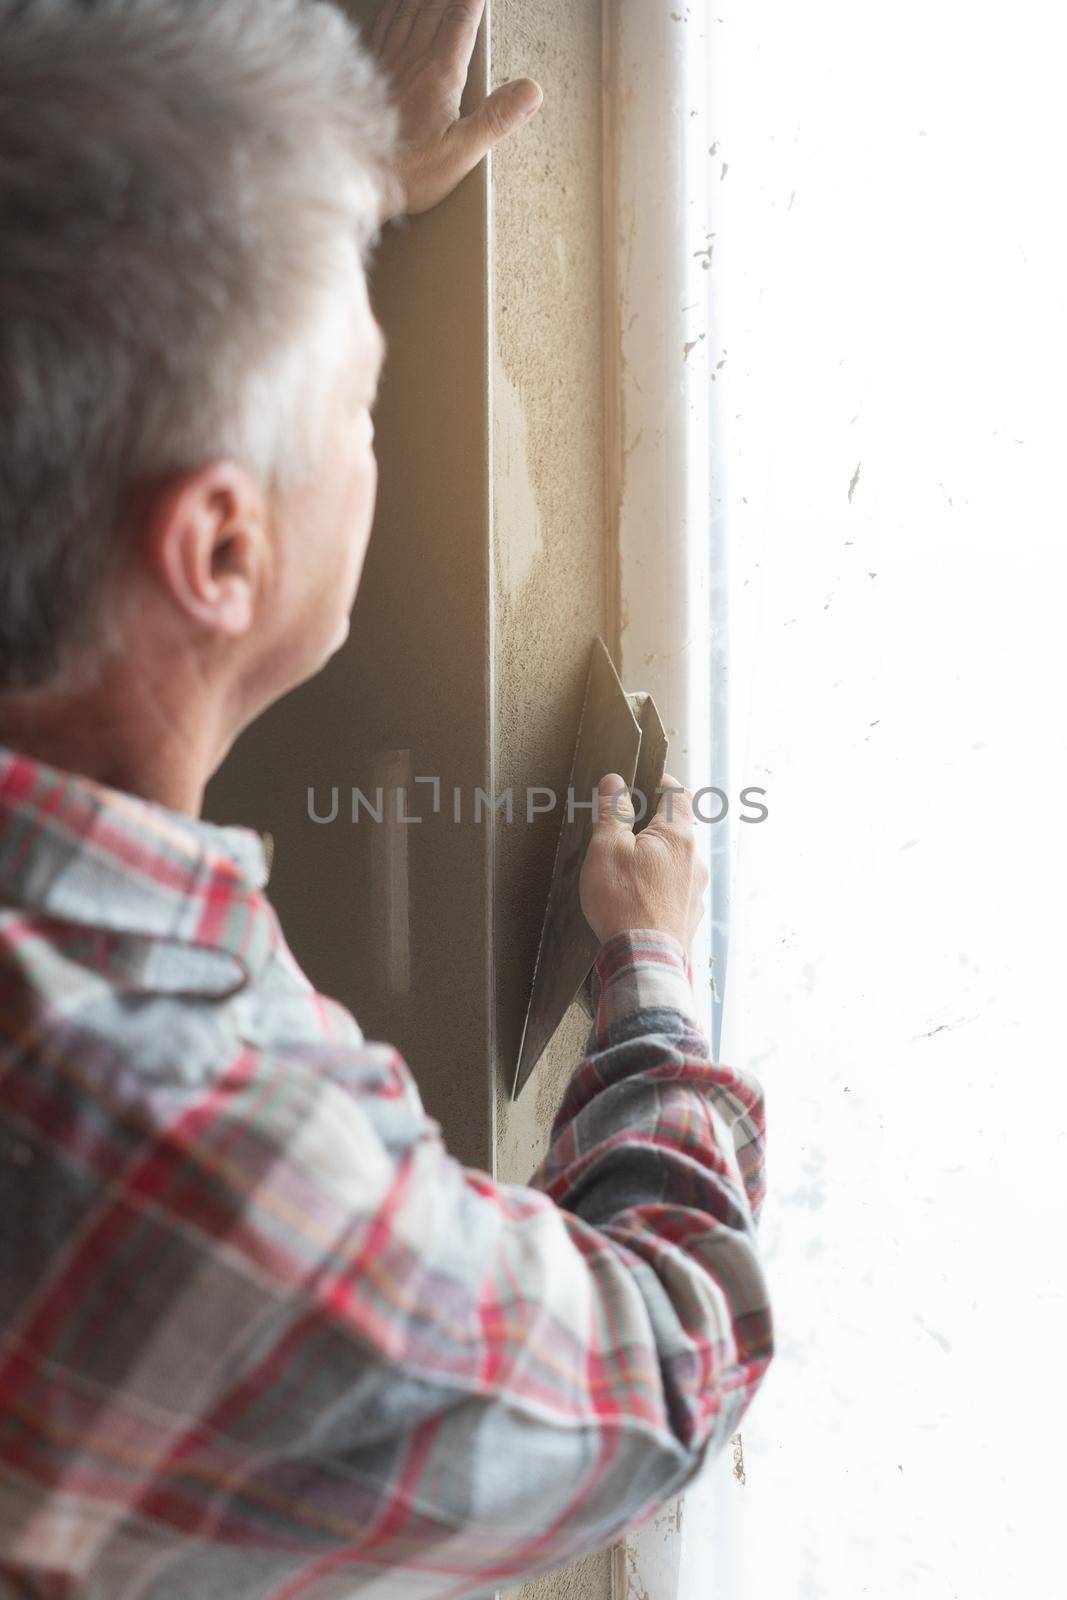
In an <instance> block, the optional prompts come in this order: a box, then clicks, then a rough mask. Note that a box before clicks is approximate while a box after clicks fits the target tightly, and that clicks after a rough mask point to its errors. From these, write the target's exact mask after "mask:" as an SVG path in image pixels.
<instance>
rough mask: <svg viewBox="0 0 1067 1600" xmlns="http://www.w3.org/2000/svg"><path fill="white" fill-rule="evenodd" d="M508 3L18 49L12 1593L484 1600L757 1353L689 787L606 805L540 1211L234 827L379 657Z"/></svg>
mask: <svg viewBox="0 0 1067 1600" xmlns="http://www.w3.org/2000/svg"><path fill="white" fill-rule="evenodd" d="M0 4H3V0H0ZM481 10H482V4H481V3H480V0H466V3H462V4H442V3H437V4H433V3H430V0H423V3H406V0H389V3H388V4H387V5H386V6H385V7H384V9H383V10H382V12H381V15H380V16H379V18H378V21H377V24H376V26H375V28H374V31H373V34H372V36H371V39H370V48H369V50H365V49H364V48H363V47H362V46H361V45H360V44H359V42H358V41H357V39H356V38H355V36H354V34H353V32H352V30H351V28H350V26H349V25H348V24H347V23H346V22H345V21H344V19H343V17H342V16H341V14H340V13H339V12H338V11H336V10H335V9H333V7H332V6H330V5H325V4H311V3H302V0H96V3H94V4H89V3H84V4H75V3H74V0H39V3H34V0H29V3H22V4H18V5H12V4H10V3H7V4H6V5H4V6H3V9H0V19H2V20H0V225H2V238H3V251H2V256H0V429H2V442H0V473H2V475H3V476H2V494H0V744H2V745H3V749H2V751H0V1024H2V1026H0V1596H15V1595H19V1596H26V1595H38V1596H45V1595H48V1596H53V1595H63V1596H70V1597H75V1596H77V1597H79V1600H83V1597H84V1600H127V1597H128V1600H133V1597H134V1596H137V1597H138V1600H200V1597H207V1596H213V1595H219V1596H226V1597H227V1600H246V1597H247V1600H259V1597H278V1600H280V1597H282V1596H295V1595H301V1596H315V1597H327V1596H330V1597H334V1596H345V1595H350V1594H356V1593H373V1594H375V1595H413V1596H423V1595H425V1596H438V1595H442V1596H443V1595H452V1596H461V1595H467V1594H472V1593H485V1592H489V1591H491V1590H492V1589H494V1588H495V1587H497V1586H503V1585H505V1584H508V1583H510V1582H512V1581H513V1580H515V1579H516V1578H518V1577H520V1576H522V1575H526V1574H531V1573H534V1572H538V1571H543V1570H546V1569H548V1568H550V1567H553V1566H556V1565H559V1564H561V1563H562V1562H564V1561H566V1560H568V1559H570V1558H571V1557H573V1556H575V1555H577V1554H579V1553H582V1552H585V1551H588V1550H591V1549H594V1548H596V1547H598V1546H602V1545H604V1544H606V1543H607V1542H609V1541H610V1540H612V1539H615V1538H617V1537H619V1536H620V1535H621V1534H622V1533H623V1532H624V1530H626V1529H627V1528H629V1527H631V1526H633V1525H634V1524H635V1523H636V1522H637V1521H639V1520H641V1519H643V1518H644V1517H645V1516H646V1515H647V1514H648V1513H649V1512H650V1511H651V1510H652V1509H653V1508H654V1507H655V1506H656V1505H657V1504H659V1503H660V1502H662V1501H663V1500H664V1499H666V1498H667V1497H669V1496H670V1495H671V1494H673V1493H674V1492H675V1491H677V1490H678V1489H679V1488H681V1487H682V1486H683V1485H684V1484H685V1483H687V1482H688V1481H689V1480H690V1479H691V1477H692V1476H693V1475H694V1473H695V1472H696V1471H697V1470H698V1469H699V1468H700V1466H701V1464H702V1463H703V1462H704V1461H705V1460H706V1459H707V1457H708V1456H709V1454H710V1453H712V1452H714V1451H716V1450H718V1449H719V1447H720V1446H721V1445H722V1443H723V1442H724V1441H725V1440H726V1439H727V1438H728V1436H729V1434H730V1433H731V1432H732V1431H733V1429H735V1428H736V1426H737V1423H738V1421H739V1419H740V1418H741V1416H742V1414H743V1412H744V1411H745V1408H746V1406H747V1405H748V1403H749V1402H750V1400H751V1398H752V1395H753V1393H754V1392H755V1390H756V1388H757V1386H758V1384H759V1382H760V1380H761V1378H762V1376H763V1374H764V1372H765V1371H766V1368H767V1366H768V1363H769V1361H770V1360H771V1356H772V1349H773V1341H772V1322H771V1315H770V1310H769V1306H768V1297H767V1286H766V1281H765V1277H764V1274H763V1271H762V1268H761V1265H760V1261H759V1257H758V1253H757V1247H756V1219H757V1216H758V1212H759V1207H760V1204H761V1201H762V1197H763V1189H764V1168H763V1151H764V1112H763V1100H762V1095H761V1091H760V1086H759V1084H758V1083H757V1082H756V1080H755V1079H754V1078H752V1077H750V1076H748V1075H746V1074H744V1073H741V1072H738V1071H735V1070H732V1069H730V1068H727V1067H724V1066H721V1065H716V1064H713V1063H712V1062H711V1061H710V1060H709V1051H708V1046H707V1043H706V1040H705V1039H704V1037H703V1035H702V1034H701V1032H700V1029H699V1026H698V1024H697V1022H696V1020H695V1012H694V1009H693V1005H692V990H691V970H690V967H689V959H688V948H689V943H690V940H691V938H692V935H693V932H694V930H695V928H696V925H697V923H698V921H699V918H700V915H701V902H702V899H703V894H704V890H705V887H706V883H705V876H704V872H703V869H702V867H701V866H700V865H699V862H698V857H697V856H696V854H695V851H694V843H693V824H692V814H691V808H690V804H689V797H688V795H687V794H685V792H684V791H681V792H679V793H678V794H677V795H675V796H674V797H673V798H674V805H673V815H668V812H667V810H666V803H667V797H666V796H665V797H664V800H663V802H662V803H661V805H660V809H659V811H658V813H657V815H656V817H655V819H654V821H653V822H652V823H651V824H650V826H649V827H648V828H647V829H646V830H645V831H644V832H643V833H642V834H640V835H636V836H635V834H634V833H633V831H632V811H631V810H630V809H629V807H628V799H627V797H626V796H625V794H620V791H621V790H622V789H623V787H624V786H623V784H622V779H621V778H620V777H619V776H618V775H617V774H609V775H607V776H606V778H605V780H604V781H603V783H602V785H601V803H600V807H599V810H600V816H599V817H598V821H597V825H596V831H595V836H594V839H593V842H592V845H591V847H590V850H589V854H588V858H587V860H586V863H585V866H584V869H583V878H582V903H583V907H584V910H585V913H586V916H587V917H588V920H589V922H590V924H591V925H592V927H593V929H594V930H595V931H596V933H597V934H598V936H599V937H600V939H601V940H602V948H601V951H600V955H599V957H598V960H597V967H596V989H597V999H598V1014H597V1019H596V1023H595V1025H594V1028H593V1030H592V1033H591V1035H590V1040H589V1047H588V1054H587V1055H586V1057H585V1059H584V1061H583V1062H582V1063H581V1065H580V1067H579V1068H578V1070H577V1072H576V1074H575V1076H574V1078H573V1080H572V1082H571V1083H570V1085H569V1087H568V1089H567V1092H566V1095H565V1098H564V1101H563V1104H562V1106H561V1107H560V1109H559V1112H558V1114H557V1117H556V1119H555V1123H554V1126H553V1130H552V1139H551V1145H550V1148H549V1152H548V1155H547V1157H546V1159H545V1161H544V1163H543V1164H542V1166H541V1167H540V1168H539V1169H538V1171H537V1172H536V1173H535V1174H534V1175H533V1177H532V1178H531V1183H530V1186H529V1187H526V1188H523V1187H518V1186H507V1185H500V1184H497V1183H494V1182H493V1181H492V1180H491V1179H490V1178H489V1177H488V1176H487V1175H486V1174H484V1173H481V1172H477V1171H473V1170H469V1169H464V1168H463V1167H462V1166H460V1165H459V1163H458V1162H456V1161H455V1160H454V1159H453V1158H452V1157H451V1156H450V1155H449V1154H448V1152H447V1150H446V1149H445V1148H444V1146H443V1144H442V1142H441V1139H440V1130H439V1128H438V1126H437V1124H436V1123H435V1122H433V1121H432V1120H431V1119H429V1118H428V1117H427V1116H426V1115H425V1113H424V1111H423V1108H422V1106H421V1103H420V1100H419V1096H418V1091H417V1089H416V1087H415V1082H414V1079H413V1077H412V1076H411V1073H410V1072H409V1070H408V1067H407V1066H406V1064H405V1063H404V1062H403V1061H402V1060H401V1059H400V1058H399V1056H398V1055H397V1054H396V1052H395V1051H393V1050H391V1049H390V1048H389V1047H388V1046H387V1045H385V1044H382V1043H370V1042H367V1041H366V1040H364V1038H363V1035H362V1033H361V1031H360V1029H359V1027H358V1025H357V1023H356V1022H355V1020H354V1019H353V1018H352V1017H351V1016H350V1015H349V1014H348V1013H347V1012H346V1011H344V1010H343V1008H341V1007H340V1006H339V1005H338V1004H336V1003H335V1002H333V1001H331V1000H329V999H326V998H324V997H322V996H319V995H317V994H316V993H315V992H314V990H313V988H312V987H311V985H310V983H309V982H308V980H307V979H306V978H305V977H304V975H303V974H302V973H301V972H300V970H299V969H298V967H297V965H296V963H295V961H294V959H293V957H292V955H291V954H290V952H289V950H288V948H287V946H286V944H285V942H284V939H283V936H282V933H281V931H280V929H279V927H278V924H277V921H276V918H275V916H274V913H273V911H272V910H271V908H270V905H269V902H268V901H267V899H266V898H265V896H264V894H263V892H262V890H263V885H264V882H265V879H266V872H265V868H264V861H263V855H262V848H261V844H260V841H259V839H258V838H257V837H256V836H255V835H254V834H253V833H251V832H250V831H248V830H244V829H241V828H219V827H217V826H213V825H211V824H208V823H207V822H205V821H203V820H202V819H201V818H200V814H199V813H200V809H201V802H202V797H203V793H204V788H205V785H206V783H207V781H208V778H209V776H210V775H211V773H212V772H213V771H214V770H215V769H216V767H217V766H218V764H219V763H220V761H221V760H222V759H223V757H224V755H225V754H226V752H227V750H228V749H229V748H230V746H231V744H232V742H233V740H234V738H235V737H236V735H237V734H238V733H239V731H240V730H241V729H242V728H244V727H245V726H247V724H248V723H249V722H250V721H251V720H252V719H253V718H254V717H255V716H256V715H257V714H258V713H259V712H261V711H262V710H263V709H264V708H265V707H266V706H267V705H268V704H270V703H271V702H272V701H273V700H274V699H276V698H277V697H278V696H279V695H281V694H283V693H285V692H286V691H287V690H288V689H290V688H292V687H293V686H294V685H295V684H297V683H299V682H301V681H303V680H304V679H306V678H307V677H308V676H309V675H311V674H313V673H314V672H316V671H317V670H318V669H319V668H320V667H321V666H322V665H323V663H324V662H325V661H326V660H327V659H328V658H329V657H330V656H331V655H332V654H333V653H334V652H335V651H336V650H337V649H338V647H339V645H340V644H341V642H342V641H343V639H344V637H345V634H346V631H347V626H348V614H349V611H350V609H351V605H352V601H353V598H354V596H355V593H356V589H357V586H358V583H359V577H360V571H361V568H362V563H363V557H364V552H365V549H366V544H367V540H368V537H369V531H370V526H371V520H372V514H373V506H374V496H375V487H376V477H375V463H374V455H373V448H372V436H373V426H372V421H371V407H372V404H373V400H374V390H375V385H376V381H377V377H378V371H379V367H380V364H381V360H382V341H381V336H380V334H379V331H378V328H377V326H376V324H375V321H374V318H373V316H372V314H371V311H370V307H369V305H368V300H367V292H366V285H365V280H364V273H363V263H364V258H365V255H366V253H367V251H368V250H369V248H370V247H371V245H372V243H373V240H374V238H375V235H376V231H377V229H378V227H379V225H380V224H381V223H382V222H383V221H384V220H385V219H387V218H388V217H389V216H391V215H393V214H395V213H396V212H397V211H399V210H400V209H407V210H421V209H425V208H426V207H428V206H430V205H433V204H435V203H436V202H437V201H438V200H440V199H441V198H442V197H443V196H445V195H446V194H447V193H449V192H450V190H451V189H452V188H453V187H454V185H455V184H456V183H457V182H458V181H459V180H460V179H461V178H462V176H463V175H464V174H465V173H466V172H468V171H469V170H470V169H471V168H472V167H473V166H474V165H475V164H476V163H477V162H478V161H479V160H480V159H481V157H482V156H483V155H484V154H485V152H486V150H487V149H488V148H489V147H490V146H491V145H492V144H493V143H494V142H497V141H498V140H499V139H500V138H502V137H504V136H505V135H506V134H508V133H509V132H510V131H512V130H513V129H514V128H515V127H517V126H518V125H519V124H520V123H521V121H522V120H523V119H524V117H525V115H527V114H529V113H531V112H532V111H534V110H535V109H536V107H537V104H538V103H539V100H540V91H539V89H538V88H537V86H536V84H533V83H532V82H531V81H530V80H527V79H523V80H519V81H518V82H517V83H515V84H511V85H506V86H505V87H504V88H502V89H500V90H497V91H496V93H495V94H494V95H493V96H491V97H490V99H489V100H488V101H487V102H486V104H485V105H484V107H482V108H481V109H480V110H479V111H477V112H476V113H475V114H474V115H473V116H472V117H470V118H466V119H460V118H459V115H458V110H459V95H460V90H461V88H462V86H463V83H464V80H465V76H466V70H467V64H468V62H469V59H470V53H471V50H472V47H473V41H474V36H475V32H476V29H477V26H478V22H479V17H480V14H481ZM372 56H373V58H376V64H375V61H374V60H372ZM386 86H388V87H386ZM390 95H391V96H392V103H391V101H390ZM397 128H398V130H399V131H398V134H397V132H396V130H397ZM668 782H669V783H670V782H671V780H668ZM609 800H613V801H614V804H609Z"/></svg>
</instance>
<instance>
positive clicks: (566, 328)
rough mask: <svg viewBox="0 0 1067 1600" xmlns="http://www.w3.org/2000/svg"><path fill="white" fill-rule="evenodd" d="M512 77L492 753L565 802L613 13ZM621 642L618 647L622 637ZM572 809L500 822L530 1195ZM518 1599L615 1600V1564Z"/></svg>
mask: <svg viewBox="0 0 1067 1600" xmlns="http://www.w3.org/2000/svg"><path fill="white" fill-rule="evenodd" d="M491 42H492V77H493V81H494V82H505V81H506V80H507V79H509V78H513V77H520V76H523V75H529V76H532V77H535V78H536V79H537V81H538V82H539V83H540V84H541V86H542V88H543V89H544V91H545V99H544V104H543V106H542V108H541V111H540V112H539V114H538V116H537V117H536V118H535V119H534V121H533V122H532V123H531V124H530V125H529V126H528V127H527V128H525V129H524V130H523V132H522V134H521V136H520V137H519V138H517V139H515V140H513V141H512V142H511V143H510V144H508V145H507V146H505V147H503V148H501V149H500V150H499V151H498V152H497V153H496V154H495V156H494V158H493V173H492V182H491V186H490V203H491V216H492V229H491V238H492V271H491V275H490V309H491V354H492V370H491V395H492V405H491V413H492V429H493V431H492V452H491V494H492V502H491V504H492V538H493V588H492V593H493V688H494V696H493V706H494V713H495V730H494V740H493V754H494V765H495V781H496V787H497V792H498V793H500V792H501V791H502V790H503V789H506V788H507V787H509V786H514V790H515V794H516V797H518V796H519V795H520V794H522V795H525V791H526V788H527V786H531V785H536V786H546V787H549V788H552V789H554V790H555V791H556V793H557V794H559V795H560V796H561V804H562V796H563V795H564V793H565V790H566V786H567V780H568V776H569V772H570V762H571V757H572V754H573V747H574V739H575V736H576V733H577V727H578V718H579V714H580V711H581V701H582V694H583V691H584V688H585V676H586V671H587V667H588V659H589V647H590V644H591V642H592V640H593V638H594V637H595V635H596V634H598V633H600V634H603V635H608V634H609V630H610V616H611V608H610V605H609V590H610V578H611V573H610V570H609V565H608V549H609V541H608V539H607V537H606V532H607V513H606V508H605V489H604V483H605V469H604V455H605V438H604V391H605V382H604V332H603V325H604V244H603V181H602V149H601V101H602V97H601V18H600V5H599V3H597V0H581V3H578V4H571V5H566V6H565V5H563V4H561V3H560V0H496V3H495V4H494V5H493V7H492V41H491ZM608 642H609V644H610V643H611V640H610V638H609V640H608ZM558 831H559V812H556V813H555V814H549V815H546V816H545V817H543V818H541V819H538V820H537V821H535V822H534V823H533V824H531V825H527V823H526V820H525V813H523V818H522V820H521V821H519V820H518V817H517V818H516V822H515V824H514V825H513V826H511V827H508V826H507V825H506V823H502V824H501V825H499V826H498V829H497V840H496V858H495V896H494V898H495V908H494V910H495V915H494V929H495V939H494V952H495V966H496V971H495V982H494V991H495V998H496V1056H497V1065H498V1071H497V1107H496V1162H497V1173H498V1176H500V1177H501V1178H504V1179H506V1180H509V1181H515V1182H522V1181H524V1180H525V1179H526V1178H527V1177H528V1176H529V1174H530V1172H531V1170H532V1169H533V1167H534V1166H535V1165H536V1163H537V1161H538V1160H539V1159H540V1157H541V1155H542V1154H543V1151H544V1146H545V1140H546V1135H547V1131H548V1128H549V1125H550V1123H551V1120H552V1117H553V1115H554V1113H555V1110H556V1107H557V1106H558V1104H559V1101H560V1099H561V1097H562V1094H563V1089H564V1086H565V1082H566V1079H567V1077H568V1076H569V1074H570V1072H571V1071H572V1070H573V1068H574V1066H575V1065H576V1063H577V1061H578V1060H579V1058H580V1056H581V1052H582V1048H583V1045H584V1042H585V1035H586V1031H587V1028H588V1024H587V1022H586V1019H585V1016H584V1014H583V1013H581V1012H579V1011H578V1010H577V1009H576V1008H572V1010H571V1012H570V1014H569V1016H568V1018H567V1021H566V1023H565V1024H564V1026H563V1028H562V1029H561V1030H560V1033H559V1034H558V1035H557V1037H556V1039H555V1041H554V1042H553V1045H552V1046H551V1047H550V1049H549V1052H548V1054H547V1055H546V1056H545V1057H544V1058H542V1060H541V1062H540V1064H539V1066H538V1067H537V1070H536V1072H535V1074H534V1077H533V1079H532V1080H531V1082H530V1083H529V1084H528V1085H527V1086H526V1088H525V1089H524V1091H523V1094H522V1097H521V1098H520V1099H519V1100H518V1101H517V1102H515V1103H514V1104H513V1103H512V1101H511V1098H510V1094H511V1083H512V1078H513V1074H514V1066H515V1060H516V1055H517V1051H518V1045H519V1036H520V1031H521V1025H522V1017H523V1012H524V1009H525V1003H526V997H527V994H528V991H529V985H530V979H531V976H532V973H533V966H534V960H535V957H536V952H537V941H538V935H539V932H540V921H541V916H542V914H543V911H544V906H545V902H546V900H547V894H548V885H549V880H550V878H551V871H552V860H553V855H554V851H555V844H556V838H557V835H558ZM514 1593H515V1594H520V1593H521V1594H523V1595H525V1596H529V1597H533V1596H538V1597H540V1596H553V1597H556V1596H559V1597H561V1600H562V1597H564V1596H567V1597H570V1596H573V1597H576V1600H579V1597H580V1600H600V1597H607V1596H608V1595H609V1594H610V1593H611V1555H610V1552H608V1551H603V1552H599V1553H597V1554H595V1555H592V1556H590V1557H587V1558H586V1560H584V1561H582V1562H580V1563H578V1564H577V1565H576V1566H574V1567H572V1568H569V1569H567V1570H565V1571H562V1572H559V1573H553V1574H549V1575H547V1576H546V1577H544V1578H541V1579H539V1580H537V1581H536V1582H534V1583H531V1584H528V1585H526V1586H524V1588H523V1589H522V1590H516V1591H514Z"/></svg>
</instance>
